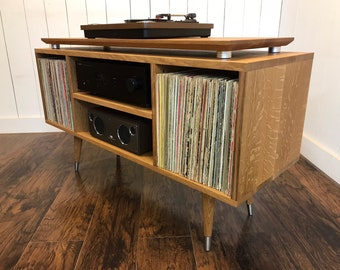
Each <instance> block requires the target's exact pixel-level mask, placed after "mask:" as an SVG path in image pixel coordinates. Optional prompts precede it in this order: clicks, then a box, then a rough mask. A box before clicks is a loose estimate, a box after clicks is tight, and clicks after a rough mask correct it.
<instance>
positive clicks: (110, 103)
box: [73, 92, 152, 119]
mask: <svg viewBox="0 0 340 270" xmlns="http://www.w3.org/2000/svg"><path fill="white" fill-rule="evenodd" d="M73 98H74V99H77V100H81V101H85V102H88V103H91V104H96V105H98V106H103V107H107V108H111V109H115V110H118V111H122V112H126V113H130V114H134V115H138V116H141V117H144V118H148V119H152V110H151V109H145V108H141V107H138V106H133V105H130V104H126V103H122V102H118V101H114V100H111V99H106V98H103V97H98V96H94V95H91V94H89V93H86V92H76V93H73Z"/></svg>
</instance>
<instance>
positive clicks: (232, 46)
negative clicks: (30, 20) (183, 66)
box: [42, 37, 294, 51]
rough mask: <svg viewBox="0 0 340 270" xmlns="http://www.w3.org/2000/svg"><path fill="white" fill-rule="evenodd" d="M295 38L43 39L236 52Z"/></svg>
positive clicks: (63, 41) (283, 43) (63, 42)
mask: <svg viewBox="0 0 340 270" xmlns="http://www.w3.org/2000/svg"><path fill="white" fill-rule="evenodd" d="M293 40H294V38H293V37H279V38H215V37H209V38H171V39H116V38H42V41H43V42H45V43H46V44H51V45H87V46H119V47H127V48H128V47H130V48H159V49H180V50H213V51H234V50H245V49H256V48H266V47H281V46H286V45H288V44H289V43H291V42H292V41H293Z"/></svg>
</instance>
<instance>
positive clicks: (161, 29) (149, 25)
mask: <svg viewBox="0 0 340 270" xmlns="http://www.w3.org/2000/svg"><path fill="white" fill-rule="evenodd" d="M178 16H183V17H184V20H173V17H178ZM213 26H214V25H213V24H211V23H199V22H198V21H197V20H196V14H195V13H188V14H185V15H177V14H168V13H163V14H158V15H156V18H155V19H133V20H125V23H114V24H87V25H81V27H80V28H81V30H84V35H85V37H86V38H145V39H147V38H178V37H209V36H210V32H211V29H212V28H213Z"/></svg>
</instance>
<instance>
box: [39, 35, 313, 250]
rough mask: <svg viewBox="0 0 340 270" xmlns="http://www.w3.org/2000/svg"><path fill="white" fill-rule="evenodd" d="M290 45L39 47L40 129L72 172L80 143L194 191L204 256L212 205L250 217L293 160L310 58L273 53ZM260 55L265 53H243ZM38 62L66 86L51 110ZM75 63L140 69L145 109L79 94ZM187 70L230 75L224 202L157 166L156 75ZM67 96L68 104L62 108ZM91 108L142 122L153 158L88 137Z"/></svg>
mask: <svg viewBox="0 0 340 270" xmlns="http://www.w3.org/2000/svg"><path fill="white" fill-rule="evenodd" d="M292 40H293V38H272V39H269V38H254V39H251V38H249V39H242V38H240V39H236V38H235V39H228V38H182V39H157V40H131V39H100V38H99V39H43V41H44V42H46V43H48V44H51V48H50V49H47V48H45V49H36V50H35V54H36V59H37V63H38V72H39V79H40V85H41V90H42V97H43V104H44V111H45V118H46V122H47V123H48V124H51V125H53V126H55V127H57V128H60V129H61V130H64V131H66V132H68V133H70V134H72V135H73V136H74V161H75V168H76V170H78V169H79V160H80V153H81V146H82V141H83V140H86V141H88V142H91V143H93V144H95V145H97V146H99V147H102V148H104V149H106V150H108V151H111V152H113V153H115V154H117V155H119V156H122V157H124V158H126V159H129V160H131V161H133V162H136V163H138V164H140V165H142V166H144V167H145V168H147V169H151V170H153V171H155V172H157V173H160V174H162V175H165V176H167V177H168V178H170V179H172V180H175V181H177V182H179V183H182V184H184V185H187V186H189V187H190V188H193V189H195V190H198V191H200V192H201V193H202V202H203V223H204V236H205V238H206V243H205V248H206V250H209V249H210V241H211V236H212V227H213V215H214V203H215V199H217V200H220V201H222V202H224V203H227V204H229V205H232V206H235V207H236V206H239V205H240V204H241V203H244V202H246V203H247V205H248V213H249V214H250V215H251V214H252V209H251V203H252V196H253V195H254V194H255V193H256V192H257V191H258V190H259V188H260V187H262V186H263V184H264V183H265V182H267V181H269V180H271V179H274V178H276V177H277V176H278V175H279V174H280V173H282V172H283V171H284V170H286V169H287V168H288V167H289V166H290V165H292V164H293V163H294V162H296V161H297V160H298V159H299V156H300V146H301V139H302V130H303V124H304V116H305V110H306V102H307V95H308V88H309V81H310V75H311V67H312V61H313V54H312V53H295V52H281V51H280V48H281V46H284V45H287V44H289V43H290V42H291V41H292ZM61 45H67V46H61ZM69 45H72V47H71V46H69ZM75 45H80V46H78V47H75ZM263 47H266V48H267V47H268V48H269V49H268V50H265V51H264V50H250V49H254V48H263ZM41 59H52V61H53V60H60V59H61V60H62V61H63V62H64V65H65V66H64V68H65V69H64V70H65V74H64V75H63V76H62V77H60V78H57V80H63V82H62V83H63V84H64V85H66V84H67V86H68V91H69V93H64V94H59V95H58V98H59V101H58V102H56V103H53V104H54V105H51V104H52V103H51V102H52V100H51V99H55V98H56V97H55V96H54V97H53V96H51V94H48V93H47V91H46V88H48V87H49V86H48V84H47V83H46V76H49V75H48V74H47V73H46V71H43V70H42V69H43V68H42V65H41V64H40V60H41ZM79 59H97V60H99V59H104V60H109V61H123V62H132V63H146V64H148V65H149V67H150V74H149V76H150V82H151V104H152V105H151V108H143V107H139V106H136V105H131V104H127V103H123V102H119V101H116V100H111V99H107V98H103V97H99V96H95V95H92V94H90V93H88V92H85V91H82V90H80V89H79V88H78V85H77V77H76V76H77V74H76V61H77V60H79ZM188 69H195V70H203V69H204V70H209V71H218V72H219V73H221V72H222V73H223V72H226V74H227V73H228V72H233V73H234V74H236V75H237V80H238V102H237V106H236V107H235V109H236V122H235V131H234V148H233V155H234V156H233V161H232V164H231V166H232V179H233V184H232V189H231V192H230V195H229V194H226V193H225V192H223V191H220V190H217V189H216V188H213V187H211V186H208V185H206V184H203V183H200V182H199V181H194V180H191V179H188V178H187V177H184V176H183V175H180V174H178V173H174V172H171V171H170V170H167V169H164V168H161V167H159V166H158V165H157V164H158V162H157V161H158V155H159V153H158V148H157V145H158V144H157V143H158V142H157V139H159V137H157V135H156V134H157V131H159V128H160V127H159V126H158V125H159V122H158V121H157V117H158V116H157V115H158V114H157V113H158V112H157V106H156V102H157V101H156V96H157V95H156V88H157V87H156V80H157V74H160V73H166V72H174V71H183V70H188ZM64 76H65V78H64ZM47 80H48V78H47ZM64 90H65V89H64ZM65 91H66V90H65ZM113 91H114V89H113ZM67 96H68V98H69V100H65V99H67ZM55 106H60V108H59V110H60V111H59V114H61V115H59V118H60V117H61V118H63V121H58V119H57V118H56V117H57V116H58V113H55V117H51V110H55V109H56V108H55ZM96 106H101V107H105V108H110V109H114V110H118V111H122V112H125V113H128V114H131V115H137V116H140V117H143V118H147V119H150V120H151V121H152V144H153V150H152V151H150V152H148V153H145V154H142V155H137V154H134V153H131V152H129V151H126V150H124V149H122V148H120V147H117V146H114V145H112V144H110V143H107V142H104V141H102V140H100V139H98V138H95V137H93V136H91V134H90V132H89V122H88V112H89V110H90V109H92V108H94V107H96ZM66 111H67V112H66Z"/></svg>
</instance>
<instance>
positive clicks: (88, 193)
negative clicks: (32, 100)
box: [0, 133, 340, 270]
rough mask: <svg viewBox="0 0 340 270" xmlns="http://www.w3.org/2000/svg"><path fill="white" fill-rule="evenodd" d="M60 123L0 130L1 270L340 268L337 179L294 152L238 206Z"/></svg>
mask: <svg viewBox="0 0 340 270" xmlns="http://www.w3.org/2000/svg"><path fill="white" fill-rule="evenodd" d="M72 159H73V138H72V137H71V136H70V135H67V134H65V133H44V134H10V135H7V134H2V135H0V269H6V270H7V269H82V270H83V269H91V270H92V269H147V270H150V269H156V270H160V269H185V270H187V269H223V270H225V269H261V270H263V269H307V270H309V269H340V186H339V185H338V184H337V183H335V182H334V181H332V180H331V179H329V178H328V177H327V176H325V175H324V174H323V173H322V172H320V171H318V170H317V169H316V168H315V167H313V166H312V165H311V164H310V163H309V162H308V161H306V160H305V159H303V158H301V160H300V161H299V162H298V163H297V164H296V165H294V166H293V167H292V168H291V169H290V170H288V171H287V172H285V173H283V174H282V175H281V176H280V177H278V178H277V179H275V180H274V181H272V182H270V183H268V185H266V186H265V187H264V188H263V189H262V190H260V191H259V192H258V193H257V194H256V196H255V198H254V216H253V217H248V216H247V210H246V207H245V205H244V206H243V205H242V206H240V207H238V208H233V207H231V206H228V205H226V204H223V203H221V202H217V203H216V211H215V221H214V230H213V242H212V250H211V251H210V252H205V251H204V248H203V237H202V235H203V228H202V212H201V195H200V193H198V192H196V191H193V190H191V189H189V188H187V187H184V186H182V185H180V184H178V183H175V182H173V181H171V180H168V179H166V178H165V177H162V176H159V175H157V174H155V173H153V172H151V171H149V170H146V169H143V168H142V167H140V166H138V165H135V164H133V163H131V162H129V161H127V160H125V159H123V158H116V156H115V155H114V154H112V153H109V152H106V151H104V150H101V149H99V148H97V147H95V146H92V145H90V144H88V143H84V145H83V149H82V158H81V165H80V174H79V175H76V174H75V173H74V171H73V160H72Z"/></svg>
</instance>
